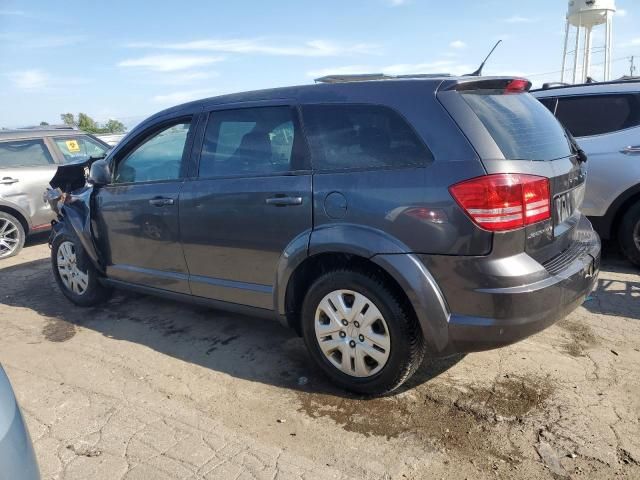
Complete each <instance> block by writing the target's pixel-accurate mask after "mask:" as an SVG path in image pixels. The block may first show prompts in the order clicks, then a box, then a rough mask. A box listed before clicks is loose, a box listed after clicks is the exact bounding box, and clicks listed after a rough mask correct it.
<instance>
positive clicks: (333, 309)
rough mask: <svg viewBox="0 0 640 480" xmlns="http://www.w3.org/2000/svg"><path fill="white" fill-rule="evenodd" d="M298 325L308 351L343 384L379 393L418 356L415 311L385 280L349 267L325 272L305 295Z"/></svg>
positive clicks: (397, 381)
mask: <svg viewBox="0 0 640 480" xmlns="http://www.w3.org/2000/svg"><path fill="white" fill-rule="evenodd" d="M302 331H303V336H304V340H305V343H306V345H307V348H308V349H309V352H310V353H311V356H312V357H313V359H314V360H315V361H316V362H317V364H318V365H319V366H320V368H322V370H323V371H324V372H325V373H326V374H327V375H328V376H329V377H330V378H331V380H333V382H334V383H336V384H338V385H339V386H341V387H342V388H345V389H347V390H351V391H354V392H357V393H364V394H369V395H380V394H384V393H388V392H390V391H392V390H395V389H396V388H398V387H399V386H400V385H401V384H402V383H404V381H406V380H407V379H408V378H409V377H410V376H411V375H412V374H413V373H414V372H415V370H416V369H417V367H418V366H419V365H420V363H421V362H422V359H423V357H424V354H425V343H424V339H423V337H422V331H421V330H420V327H419V325H418V322H417V319H416V318H415V315H414V314H413V312H412V311H411V310H410V308H409V307H408V306H407V305H405V304H404V302H403V301H402V299H401V298H400V297H399V295H398V294H397V293H396V292H395V291H394V289H392V288H390V286H389V285H387V284H385V282H384V281H382V280H380V279H379V278H377V277H375V276H372V275H370V274H367V273H363V272H358V271H352V270H337V271H333V272H328V273H326V274H324V275H322V276H321V277H320V278H318V279H317V280H316V281H315V282H314V283H313V285H312V286H311V288H310V289H309V291H308V293H307V296H306V297H305V300H304V303H303V308H302Z"/></svg>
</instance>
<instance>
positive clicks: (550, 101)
mask: <svg viewBox="0 0 640 480" xmlns="http://www.w3.org/2000/svg"><path fill="white" fill-rule="evenodd" d="M538 100H540V103H542V104H543V105H544V106H545V107H547V108H548V109H549V111H550V112H551V113H553V114H554V115H555V114H556V106H557V105H558V99H557V98H539V99H538Z"/></svg>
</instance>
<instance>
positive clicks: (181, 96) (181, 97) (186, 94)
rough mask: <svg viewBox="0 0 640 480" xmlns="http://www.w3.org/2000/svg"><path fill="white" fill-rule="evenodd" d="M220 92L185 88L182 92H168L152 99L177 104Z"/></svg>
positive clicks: (157, 101) (155, 101)
mask: <svg viewBox="0 0 640 480" xmlns="http://www.w3.org/2000/svg"><path fill="white" fill-rule="evenodd" d="M218 93H219V92H217V91H216V90H213V89H198V90H185V91H180V92H172V93H167V94H165V95H156V96H155V97H153V98H152V99H151V100H152V101H153V102H154V103H161V104H171V105H177V104H179V103H185V102H189V101H191V100H197V99H199V98H206V97H210V96H212V95H216V94H218Z"/></svg>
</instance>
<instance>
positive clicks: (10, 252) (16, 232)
mask: <svg viewBox="0 0 640 480" xmlns="http://www.w3.org/2000/svg"><path fill="white" fill-rule="evenodd" d="M5 225H6V226H7V228H6V229H4V230H5V232H6V231H8V230H11V231H12V233H11V234H10V235H7V238H6V239H3V238H2V235H3V234H0V241H2V240H7V242H6V243H5V242H4V241H2V243H1V244H0V245H2V246H1V247H0V259H3V258H9V257H13V256H14V255H17V254H18V253H20V250H22V247H24V240H25V237H26V234H25V231H24V227H23V226H22V223H21V222H20V220H18V219H17V218H16V217H14V216H13V215H10V214H8V213H6V212H0V229H3V227H4V226H5ZM9 242H10V243H9ZM16 242H17V243H16ZM9 244H10V245H11V248H9V247H6V248H5V245H9Z"/></svg>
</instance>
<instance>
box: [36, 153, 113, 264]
mask: <svg viewBox="0 0 640 480" xmlns="http://www.w3.org/2000/svg"><path fill="white" fill-rule="evenodd" d="M98 162H101V163H104V160H101V159H98V158H93V157H90V158H89V159H87V160H84V161H82V162H78V163H70V164H66V165H60V166H59V167H58V170H57V171H56V174H55V175H54V176H53V178H52V179H51V181H50V182H49V185H50V186H51V188H48V189H47V190H46V192H45V193H44V199H45V201H46V202H48V203H49V205H50V206H51V209H52V210H53V211H54V212H55V213H56V216H57V219H56V220H54V221H53V222H52V229H51V235H50V237H49V246H51V245H52V244H53V242H54V241H55V239H56V238H58V237H59V236H60V235H69V236H72V237H74V238H76V239H77V240H78V242H79V245H81V246H82V248H83V250H84V251H85V253H86V254H87V256H88V258H89V259H90V260H91V263H92V264H93V265H94V267H96V269H98V271H100V272H101V273H104V265H103V264H102V262H101V259H100V255H99V253H98V249H97V247H96V244H95V241H94V237H93V232H92V228H91V207H92V203H93V191H94V183H93V182H92V181H91V176H90V174H89V170H90V168H91V167H92V166H93V164H95V163H98Z"/></svg>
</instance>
